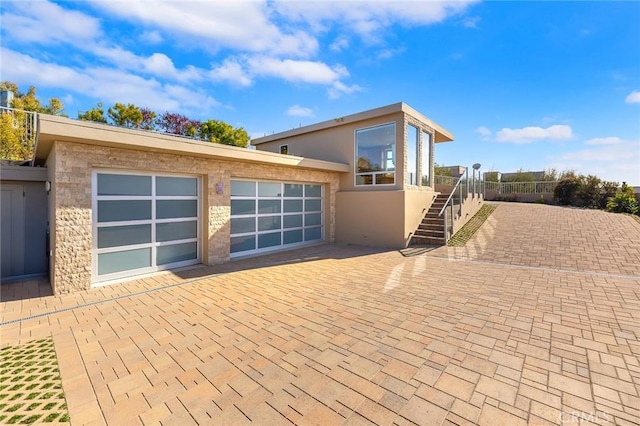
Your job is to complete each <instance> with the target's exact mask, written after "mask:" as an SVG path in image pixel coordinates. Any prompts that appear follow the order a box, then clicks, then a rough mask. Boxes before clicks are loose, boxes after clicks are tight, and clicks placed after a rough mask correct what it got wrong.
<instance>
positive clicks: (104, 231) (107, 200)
mask: <svg viewBox="0 0 640 426" xmlns="http://www.w3.org/2000/svg"><path fill="white" fill-rule="evenodd" d="M92 178H93V185H92V187H93V200H92V202H93V219H92V220H93V268H92V275H93V282H94V283H98V282H103V281H108V280H112V279H117V278H123V277H130V276H134V275H139V274H144V273H148V272H154V271H159V270H162V269H169V268H175V267H180V266H187V265H193V264H196V263H199V262H200V240H201V238H200V228H201V226H200V210H201V208H200V193H201V189H200V186H201V184H200V179H199V178H198V177H194V176H181V175H164V174H163V175H159V174H153V175H151V174H142V173H136V172H121V171H118V172H114V171H94V172H93V176H92Z"/></svg>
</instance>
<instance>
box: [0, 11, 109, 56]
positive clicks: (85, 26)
mask: <svg viewBox="0 0 640 426" xmlns="http://www.w3.org/2000/svg"><path fill="white" fill-rule="evenodd" d="M2 8H3V12H2V27H3V31H4V32H5V34H8V35H9V37H10V38H11V39H16V40H20V41H23V42H37V43H42V44H55V43H61V42H65V43H70V44H72V45H76V46H78V45H81V44H82V43H84V42H86V41H87V40H92V39H94V38H95V37H98V36H99V35H100V34H101V30H100V22H99V20H98V19H96V18H93V17H91V16H89V15H86V14H84V13H81V12H77V11H73V10H68V9H64V8H62V7H60V6H59V5H57V4H55V3H51V2H48V1H39V2H29V1H24V2H18V1H16V2H3V4H2ZM3 44H4V45H6V44H7V43H6V41H5V42H3Z"/></svg>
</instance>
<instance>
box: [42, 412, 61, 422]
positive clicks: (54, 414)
mask: <svg viewBox="0 0 640 426" xmlns="http://www.w3.org/2000/svg"><path fill="white" fill-rule="evenodd" d="M58 416H60V413H51V414H49V415H48V416H47V417H45V418H44V422H45V423H51V422H52V421H54V420H55V419H56V418H57V417H58Z"/></svg>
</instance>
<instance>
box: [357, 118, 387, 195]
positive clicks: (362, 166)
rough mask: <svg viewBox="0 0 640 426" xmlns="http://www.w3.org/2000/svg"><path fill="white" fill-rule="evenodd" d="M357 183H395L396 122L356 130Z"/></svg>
mask: <svg viewBox="0 0 640 426" xmlns="http://www.w3.org/2000/svg"><path fill="white" fill-rule="evenodd" d="M355 145H356V147H355V148H356V149H355V151H356V170H355V171H356V185H393V184H395V155H396V154H395V153H396V125H395V123H390V124H383V125H381V126H375V127H369V128H366V129H360V130H356V141H355Z"/></svg>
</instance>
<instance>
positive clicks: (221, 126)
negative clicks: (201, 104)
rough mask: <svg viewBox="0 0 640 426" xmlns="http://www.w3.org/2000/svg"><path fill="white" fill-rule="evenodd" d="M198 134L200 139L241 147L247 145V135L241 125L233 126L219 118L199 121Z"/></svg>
mask: <svg viewBox="0 0 640 426" xmlns="http://www.w3.org/2000/svg"><path fill="white" fill-rule="evenodd" d="M198 136H199V137H200V139H203V140H207V141H210V142H213V143H221V144H224V145H232V146H239V147H243V148H246V147H247V146H249V135H248V134H247V132H246V131H245V130H244V129H243V128H242V127H238V128H234V127H233V126H231V125H230V124H228V123H225V122H224V121H219V120H207V121H204V122H202V123H200V129H199V131H198Z"/></svg>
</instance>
